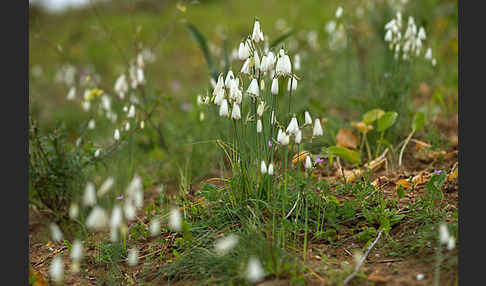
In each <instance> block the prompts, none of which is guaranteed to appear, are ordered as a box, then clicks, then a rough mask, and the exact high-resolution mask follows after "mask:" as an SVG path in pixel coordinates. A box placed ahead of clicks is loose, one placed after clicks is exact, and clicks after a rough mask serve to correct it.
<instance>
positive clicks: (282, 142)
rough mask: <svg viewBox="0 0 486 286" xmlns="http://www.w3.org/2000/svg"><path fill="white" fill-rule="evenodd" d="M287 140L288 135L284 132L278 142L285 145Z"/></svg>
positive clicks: (287, 143)
mask: <svg viewBox="0 0 486 286" xmlns="http://www.w3.org/2000/svg"><path fill="white" fill-rule="evenodd" d="M289 141H290V136H289V135H288V134H286V133H285V132H284V133H283V137H282V140H281V141H280V144H282V145H283V146H286V145H289Z"/></svg>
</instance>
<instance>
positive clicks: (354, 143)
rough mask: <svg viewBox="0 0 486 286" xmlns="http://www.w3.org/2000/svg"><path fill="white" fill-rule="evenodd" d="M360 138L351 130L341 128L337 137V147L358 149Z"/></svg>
mask: <svg viewBox="0 0 486 286" xmlns="http://www.w3.org/2000/svg"><path fill="white" fill-rule="evenodd" d="M358 144H359V138H358V136H357V135H356V134H354V133H353V131H352V130H351V129H347V128H340V129H339V131H338V134H337V135H336V145H337V146H340V147H346V148H352V149H356V147H358Z"/></svg>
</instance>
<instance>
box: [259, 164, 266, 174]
mask: <svg viewBox="0 0 486 286" xmlns="http://www.w3.org/2000/svg"><path fill="white" fill-rule="evenodd" d="M260 171H261V172H262V174H266V173H267V164H265V161H262V162H261V164H260Z"/></svg>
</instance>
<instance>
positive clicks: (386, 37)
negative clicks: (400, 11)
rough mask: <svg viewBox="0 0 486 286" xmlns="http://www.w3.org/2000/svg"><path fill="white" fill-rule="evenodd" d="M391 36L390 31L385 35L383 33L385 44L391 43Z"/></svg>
mask: <svg viewBox="0 0 486 286" xmlns="http://www.w3.org/2000/svg"><path fill="white" fill-rule="evenodd" d="M392 36H393V34H392V31H391V30H388V31H386V33H385V41H386V42H391V41H392Z"/></svg>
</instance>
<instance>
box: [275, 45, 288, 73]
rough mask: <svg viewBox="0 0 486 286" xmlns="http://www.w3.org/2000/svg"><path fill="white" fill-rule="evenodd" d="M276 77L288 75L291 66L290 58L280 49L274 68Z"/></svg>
mask: <svg viewBox="0 0 486 286" xmlns="http://www.w3.org/2000/svg"><path fill="white" fill-rule="evenodd" d="M275 71H276V72H277V75H284V76H285V75H289V74H290V73H291V72H292V64H291V63H290V58H289V56H288V55H286V54H285V51H284V50H283V49H280V53H279V57H278V59H277V65H276V67H275Z"/></svg>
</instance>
